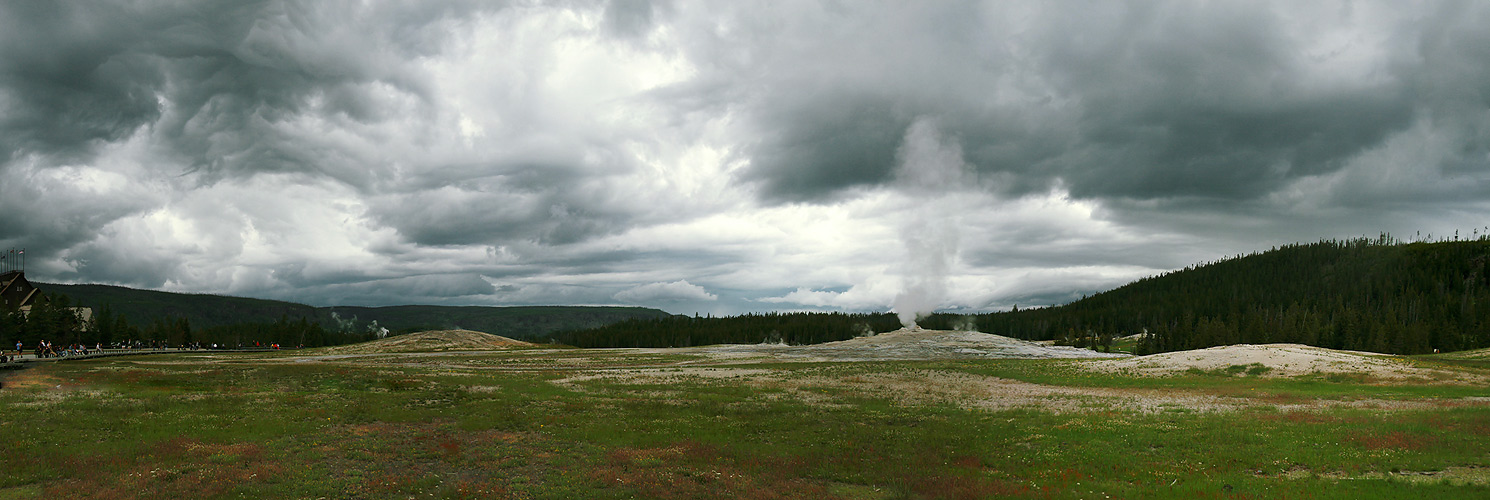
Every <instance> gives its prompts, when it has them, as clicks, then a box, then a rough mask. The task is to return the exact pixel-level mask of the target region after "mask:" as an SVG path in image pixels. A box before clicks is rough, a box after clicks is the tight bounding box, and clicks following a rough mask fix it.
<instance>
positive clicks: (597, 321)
mask: <svg viewBox="0 0 1490 500" xmlns="http://www.w3.org/2000/svg"><path fill="white" fill-rule="evenodd" d="M322 310H323V312H325V314H327V315H329V314H330V313H331V312H335V313H336V315H337V317H339V318H342V319H352V318H355V319H357V321H358V322H359V323H367V322H370V321H374V320H376V321H377V322H378V325H379V326H382V327H384V328H387V329H389V330H391V331H393V332H395V333H405V332H414V331H424V330H460V329H464V330H475V331H478V332H485V333H490V334H492V335H501V336H503V337H512V338H519V339H537V338H540V337H545V336H547V335H549V334H551V333H554V332H558V331H563V330H575V329H583V328H595V327H600V326H604V325H609V324H612V323H616V322H619V321H623V320H628V319H655V318H664V317H668V316H671V315H670V314H668V313H666V312H663V311H660V310H657V309H647V308H644V307H582V306H534V307H480V306H468V307H454V306H389V307H327V308H323V309H322Z"/></svg>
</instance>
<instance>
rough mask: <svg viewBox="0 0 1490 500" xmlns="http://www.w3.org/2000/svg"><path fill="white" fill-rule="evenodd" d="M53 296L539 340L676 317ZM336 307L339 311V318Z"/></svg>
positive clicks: (85, 291) (82, 290)
mask: <svg viewBox="0 0 1490 500" xmlns="http://www.w3.org/2000/svg"><path fill="white" fill-rule="evenodd" d="M36 286H37V288H39V289H41V290H42V292H45V293H48V294H59V293H60V294H64V295H67V296H68V297H70V298H71V299H72V302H73V303H74V304H77V305H80V306H84V307H91V308H93V309H94V311H95V313H97V312H99V311H101V310H102V309H103V308H104V307H108V308H110V309H111V310H112V312H113V313H114V314H122V315H124V316H125V317H126V318H128V320H129V322H130V323H131V324H133V325H136V326H143V325H148V324H150V323H151V322H152V321H155V320H157V319H159V320H165V319H175V318H185V319H186V320H187V321H188V322H190V324H191V327H192V328H193V329H202V328H212V327H218V326H227V325H235V324H244V323H272V322H275V321H279V320H280V319H281V318H287V319H290V320H292V321H293V320H299V319H302V318H303V319H305V320H307V321H311V322H314V323H319V324H321V325H323V326H324V327H326V328H333V329H334V328H336V327H337V321H338V320H340V321H348V320H353V319H355V320H356V323H357V325H359V327H365V326H366V325H368V324H370V323H371V322H372V321H377V322H378V326H381V327H383V328H387V329H388V330H389V331H390V333H393V334H398V333H409V332H415V331H424V330H458V329H464V330H474V331H479V332H483V333H489V334H493V335H501V336H504V337H512V338H519V339H538V338H543V337H546V336H547V335H549V334H551V333H553V332H556V331H561V330H572V329H578V328H594V327H598V326H604V325H608V324H611V323H615V322H618V321H623V320H628V319H651V318H662V317H668V316H671V314H669V313H667V312H665V311H661V310H658V309H650V308H644V307H603V306H513V307H487V306H424V305H404V306H388V307H345V306H337V307H313V306H308V305H305V304H297V303H294V302H285V301H279V300H266V299H251V298H245V297H230V296H225V295H208V294H185V293H174V292H160V291H155V290H139V289H134V288H129V287H122V286H113V285H91V284H85V285H64V284H55V283H36ZM332 313H335V317H333V316H332Z"/></svg>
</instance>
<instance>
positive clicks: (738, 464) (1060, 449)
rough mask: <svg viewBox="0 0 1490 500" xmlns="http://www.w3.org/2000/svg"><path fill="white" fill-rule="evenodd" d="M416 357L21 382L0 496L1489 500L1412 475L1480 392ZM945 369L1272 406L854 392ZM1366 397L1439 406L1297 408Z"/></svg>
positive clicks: (1479, 488)
mask: <svg viewBox="0 0 1490 500" xmlns="http://www.w3.org/2000/svg"><path fill="white" fill-rule="evenodd" d="M581 354H583V353H573V352H567V353H565V355H566V356H574V355H581ZM476 358H478V359H499V358H500V357H499V356H490V357H482V356H476ZM410 359H414V360H421V361H419V362H418V363H415V364H413V365H409V366H405V365H400V364H396V363H378V364H371V363H369V364H357V363H336V364H331V363H286V362H256V361H251V360H250V358H247V357H245V358H243V359H241V360H240V362H236V363H215V364H208V363H205V362H203V361H201V360H199V359H194V358H190V357H187V356H173V355H160V356H153V357H151V358H149V360H148V361H149V363H147V362H145V361H142V360H139V359H135V360H131V359H120V358H113V359H103V360H94V361H82V362H68V363H54V364H42V365H38V366H35V367H33V368H31V369H28V370H25V371H22V372H13V373H12V374H11V378H10V380H8V382H13V383H8V384H7V388H6V389H4V390H0V436H4V437H5V439H4V440H0V499H6V498H55V497H71V498H169V497H192V498H245V497H246V498H317V497H323V496H324V497H346V498H407V497H410V496H418V497H421V498H633V497H641V498H721V497H733V498H854V499H878V498H886V499H898V498H954V499H955V498H994V497H1014V498H1102V497H1103V496H1104V495H1106V496H1109V497H1112V498H1281V497H1305V498H1403V497H1424V496H1425V497H1430V498H1484V497H1486V495H1490V488H1487V486H1486V484H1487V482H1486V481H1485V480H1483V479H1475V478H1473V477H1472V476H1471V477H1470V478H1469V479H1465V476H1462V475H1461V476H1453V477H1449V476H1444V477H1442V478H1435V477H1434V476H1423V475H1408V474H1402V473H1401V472H1404V471H1406V472H1422V471H1444V470H1449V469H1452V468H1479V467H1486V466H1490V463H1487V462H1490V452H1487V451H1486V450H1490V407H1487V406H1485V405H1481V404H1470V403H1468V402H1466V401H1467V400H1465V399H1463V398H1466V397H1487V396H1490V390H1487V389H1486V388H1481V387H1468V386H1438V385H1432V386H1430V385H1423V386H1386V385H1372V384H1362V383H1359V381H1356V380H1329V379H1328V378H1327V377H1324V378H1317V377H1316V378H1310V377H1304V378H1296V379H1276V378H1265V377H1260V376H1258V375H1259V374H1248V371H1249V370H1252V369H1253V368H1254V367H1250V366H1243V367H1242V368H1241V369H1239V370H1231V369H1223V370H1220V372H1221V373H1203V374H1189V375H1181V376H1176V377H1169V378H1159V379H1137V378H1131V377H1125V376H1121V375H1110V374H1091V373H1088V372H1085V371H1082V370H1079V369H1077V368H1075V366H1076V365H1074V364H1073V363H1072V362H1052V361H1019V360H1003V361H959V362H887V363H846V364H832V363H828V364H780V365H751V368H767V369H770V370H773V373H774V374H776V375H777V377H776V378H777V379H780V380H820V381H823V383H803V384H800V385H771V384H760V383H756V384H752V383H745V382H743V381H742V380H743V379H732V378H721V379H707V378H700V377H687V376H679V377H676V378H666V379H664V378H639V379H627V378H624V377H622V378H595V379H589V380H579V381H574V382H569V383H566V384H556V383H554V381H556V380H558V379H562V378H566V377H569V376H572V375H577V374H584V373H589V372H586V371H585V370H586V369H587V368H585V367H584V366H589V365H596V366H610V365H614V364H619V363H621V361H619V360H617V359H614V357H612V356H611V355H610V354H603V355H601V354H598V353H597V356H596V357H595V358H594V359H591V360H588V361H587V362H583V363H580V362H577V361H573V360H571V361H570V362H571V363H574V364H573V365H571V366H554V367H553V369H552V370H535V369H521V370H509V369H503V368H501V367H500V366H496V367H485V365H480V364H465V363H463V364H462V367H461V368H454V369H452V368H448V367H440V366H435V365H431V364H427V363H424V362H423V361H422V359H424V358H410ZM690 359H691V358H690ZM685 360H686V359H685ZM160 361H173V362H181V363H182V364H159V363H156V362H160ZM384 361H389V360H384ZM675 361H679V360H678V359H649V360H647V361H646V362H644V363H636V364H640V365H651V364H655V363H663V362H675ZM580 365H584V366H580ZM927 371H937V372H951V373H962V374H968V375H974V376H995V377H1000V378H1006V379H1014V380H1021V381H1025V382H1031V383H1037V384H1044V385H1057V386H1063V387H1086V388H1111V389H1119V390H1127V389H1135V390H1136V389H1144V390H1146V389H1154V388H1158V389H1166V390H1176V391H1192V392H1196V393H1200V394H1208V395H1214V396H1217V397H1222V398H1237V399H1239V400H1248V401H1255V402H1257V403H1258V404H1256V405H1252V406H1248V407H1246V408H1244V409H1242V410H1238V411H1231V412H1203V411H1195V410H1191V409H1186V408H1174V409H1172V410H1171V411H1162V412H1156V413H1138V412H1131V411H1119V410H1114V409H1111V408H1106V407H1104V406H1103V405H1102V404H1101V402H1100V401H1095V402H1094V403H1093V405H1092V406H1091V407H1090V408H1087V409H1086V410H1085V411H1080V412H1068V413H1056V412H1052V411H1047V410H1042V409H1030V408H1023V409H1013V410H1001V411H990V410H979V409H977V408H971V407H966V406H963V405H958V404H955V403H954V402H934V401H933V402H924V401H923V402H907V401H904V400H901V399H897V398H895V397H892V396H891V395H889V394H886V393H876V392H873V391H864V390H856V389H853V388H849V387H848V386H845V385H843V384H840V383H837V381H841V380H845V379H850V378H853V377H873V376H880V375H886V376H898V375H907V374H916V373H924V372H927ZM664 373H674V372H664ZM677 373H683V372H677ZM1356 399H1380V400H1402V401H1412V402H1417V403H1423V404H1419V405H1417V406H1413V407H1412V409H1398V410H1390V411H1383V410H1380V409H1376V408H1352V407H1349V406H1339V407H1327V408H1326V409H1310V410H1300V409H1288V408H1289V406H1288V405H1297V404H1305V403H1309V402H1312V401H1320V400H1326V401H1341V400H1345V401H1349V400H1356ZM1394 471H1396V472H1398V473H1396V474H1394V473H1393V472H1394ZM1424 478H1426V479H1424Z"/></svg>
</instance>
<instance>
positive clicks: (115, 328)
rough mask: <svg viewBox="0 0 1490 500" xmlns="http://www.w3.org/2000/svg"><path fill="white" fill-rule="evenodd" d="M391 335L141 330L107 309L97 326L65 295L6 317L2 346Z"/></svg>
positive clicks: (167, 324) (228, 344)
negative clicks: (42, 343)
mask: <svg viewBox="0 0 1490 500" xmlns="http://www.w3.org/2000/svg"><path fill="white" fill-rule="evenodd" d="M382 334H386V330H383V329H381V328H379V327H378V326H377V323H376V322H373V323H371V324H370V325H360V324H357V323H356V322H343V323H341V324H339V326H338V327H337V328H326V327H324V326H322V325H321V324H320V323H318V322H315V321H311V320H309V319H306V318H304V317H300V318H295V319H291V318H289V317H288V315H284V316H280V318H279V319H278V320H277V321H272V322H245V323H236V324H230V325H216V326H210V327H207V328H193V327H192V325H191V322H190V321H189V320H188V319H187V318H185V317H181V316H164V317H155V318H153V319H152V320H151V321H150V322H149V323H146V324H143V325H136V324H133V323H131V322H130V321H129V319H128V318H126V317H125V315H123V314H118V313H115V312H114V311H113V309H112V307H110V306H107V305H106V306H104V307H103V308H102V309H101V310H99V311H98V312H97V313H96V314H94V316H93V318H92V319H91V321H89V320H87V319H86V318H83V317H81V316H80V315H79V313H78V311H77V310H76V309H75V308H74V307H73V302H72V300H71V299H70V298H69V297H68V296H67V295H64V294H48V295H46V297H45V298H44V299H43V300H37V301H35V303H34V304H33V305H32V307H31V310H30V311H29V312H27V313H24V314H23V313H21V312H20V311H11V312H8V313H5V314H3V315H0V347H5V348H12V347H14V346H15V343H16V342H18V341H19V342H21V343H22V344H24V345H26V346H36V345H37V344H38V343H39V342H40V341H42V340H47V341H49V342H52V344H53V345H58V346H68V345H73V344H81V345H86V346H90V347H91V346H94V345H103V346H106V347H107V346H116V345H124V344H131V345H132V344H135V343H139V344H144V345H166V346H176V347H185V346H199V347H211V346H213V345H216V346H218V347H223V348H235V347H253V346H269V345H272V344H278V345H280V346H284V347H299V346H303V347H322V346H331V345H341V344H350V343H356V342H366V341H369V340H373V339H375V338H378V336H379V335H382Z"/></svg>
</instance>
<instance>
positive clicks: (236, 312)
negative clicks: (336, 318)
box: [36, 283, 321, 328]
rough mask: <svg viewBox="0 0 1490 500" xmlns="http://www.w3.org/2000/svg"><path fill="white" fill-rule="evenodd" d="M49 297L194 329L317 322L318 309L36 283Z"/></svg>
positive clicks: (140, 321)
mask: <svg viewBox="0 0 1490 500" xmlns="http://www.w3.org/2000/svg"><path fill="white" fill-rule="evenodd" d="M36 285H37V287H38V288H40V289H41V290H42V291H44V292H46V293H48V294H63V295H67V296H68V297H71V298H72V302H73V303H74V304H77V305H80V306H84V307H91V308H93V309H94V310H95V311H101V310H103V308H104V307H105V306H108V307H109V308H111V309H112V310H113V312H114V313H115V314H118V315H122V316H124V317H127V318H129V321H130V322H131V323H134V324H136V325H142V324H148V323H150V322H153V321H155V320H157V319H161V320H164V319H168V318H185V319H186V320H187V321H188V322H189V323H190V324H191V326H192V327H193V328H211V327H217V326H226V325H234V324H239V323H272V322H274V321H276V320H279V319H280V318H281V317H289V318H291V319H300V318H305V319H307V320H311V321H316V320H318V319H319V318H320V317H321V313H319V312H317V311H316V308H314V307H311V306H308V305H305V304H296V303H293V302H281V301H277V300H263V299H250V298H244V297H228V296H224V295H200V294H185V293H172V292H157V291H154V290H137V289H134V288H126V287H122V286H111V285H58V284H49V283H37V284H36Z"/></svg>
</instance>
